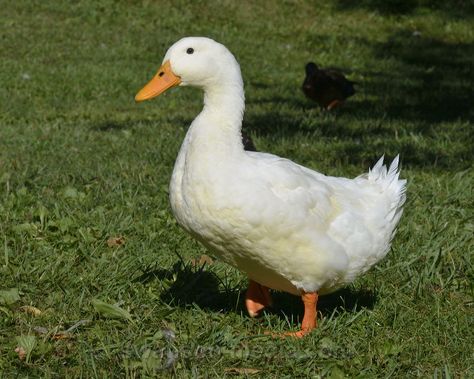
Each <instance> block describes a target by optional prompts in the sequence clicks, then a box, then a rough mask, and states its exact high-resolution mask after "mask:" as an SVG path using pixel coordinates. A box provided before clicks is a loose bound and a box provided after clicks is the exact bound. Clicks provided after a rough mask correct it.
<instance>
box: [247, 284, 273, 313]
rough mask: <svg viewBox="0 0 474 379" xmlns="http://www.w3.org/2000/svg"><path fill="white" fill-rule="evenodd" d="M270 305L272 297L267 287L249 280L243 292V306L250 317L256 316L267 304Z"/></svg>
mask: <svg viewBox="0 0 474 379" xmlns="http://www.w3.org/2000/svg"><path fill="white" fill-rule="evenodd" d="M271 305H272V298H271V296H270V291H269V290H268V287H265V286H262V285H261V284H259V283H257V282H255V281H253V280H249V287H248V289H247V293H246V294H245V307H246V308H247V312H248V314H249V316H250V317H257V316H259V315H260V314H261V312H262V311H263V310H264V309H265V308H266V307H268V306H271Z"/></svg>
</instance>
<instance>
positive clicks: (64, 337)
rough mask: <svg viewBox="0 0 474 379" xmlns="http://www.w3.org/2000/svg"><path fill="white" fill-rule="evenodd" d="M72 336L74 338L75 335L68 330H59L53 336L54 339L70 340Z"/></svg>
mask: <svg viewBox="0 0 474 379" xmlns="http://www.w3.org/2000/svg"><path fill="white" fill-rule="evenodd" d="M71 338H74V336H73V335H72V334H71V333H68V332H57V333H55V334H53V335H52V336H51V339H53V340H68V339H71Z"/></svg>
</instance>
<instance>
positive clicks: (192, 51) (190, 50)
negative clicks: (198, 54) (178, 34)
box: [186, 47, 194, 54]
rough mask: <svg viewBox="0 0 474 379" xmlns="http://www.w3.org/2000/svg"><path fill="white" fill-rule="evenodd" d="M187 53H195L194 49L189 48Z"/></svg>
mask: <svg viewBox="0 0 474 379" xmlns="http://www.w3.org/2000/svg"><path fill="white" fill-rule="evenodd" d="M186 53H188V54H192V53H194V49H193V48H192V47H189V48H188V50H186Z"/></svg>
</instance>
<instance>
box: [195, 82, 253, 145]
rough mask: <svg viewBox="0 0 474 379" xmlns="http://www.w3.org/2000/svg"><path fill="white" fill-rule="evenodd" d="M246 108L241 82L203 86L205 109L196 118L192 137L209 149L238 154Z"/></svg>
mask: <svg viewBox="0 0 474 379" xmlns="http://www.w3.org/2000/svg"><path fill="white" fill-rule="evenodd" d="M244 108H245V98H244V90H243V85H242V82H241V80H240V82H236V83H226V85H219V86H209V87H207V88H204V108H203V110H202V112H201V114H200V115H199V116H198V118H197V119H196V124H197V125H193V129H196V130H195V132H196V133H193V134H194V137H195V138H193V139H195V142H196V143H199V144H200V145H201V146H202V147H203V148H210V149H211V151H214V152H218V151H222V152H226V153H227V154H229V153H238V152H242V151H243V144H242V132H241V128H242V118H243V113H244Z"/></svg>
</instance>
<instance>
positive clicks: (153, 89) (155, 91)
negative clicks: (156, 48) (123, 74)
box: [135, 61, 181, 101]
mask: <svg viewBox="0 0 474 379" xmlns="http://www.w3.org/2000/svg"><path fill="white" fill-rule="evenodd" d="M179 83H181V78H180V77H179V76H176V75H175V74H174V73H173V71H172V70H171V64H170V61H166V62H165V63H164V64H163V65H162V66H161V67H160V69H159V70H158V73H157V74H156V75H155V76H154V77H153V79H151V80H150V81H149V82H148V83H147V85H145V87H143V88H142V89H141V90H140V91H139V92H138V93H137V94H136V95H135V101H143V100H148V99H152V98H154V97H156V96H158V95H160V94H162V93H163V92H165V91H166V90H167V89H170V88H171V87H174V86H177V85H178V84H179Z"/></svg>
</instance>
